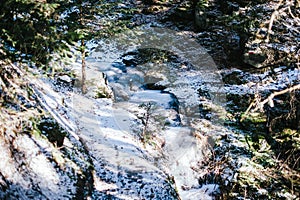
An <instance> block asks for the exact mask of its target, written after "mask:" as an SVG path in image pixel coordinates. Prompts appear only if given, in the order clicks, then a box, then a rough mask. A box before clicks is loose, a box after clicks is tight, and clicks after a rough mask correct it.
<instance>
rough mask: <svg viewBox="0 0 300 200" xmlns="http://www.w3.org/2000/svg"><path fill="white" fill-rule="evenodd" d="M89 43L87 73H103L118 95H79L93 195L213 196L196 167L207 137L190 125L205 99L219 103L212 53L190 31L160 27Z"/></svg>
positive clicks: (219, 84)
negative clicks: (90, 160)
mask: <svg viewBox="0 0 300 200" xmlns="http://www.w3.org/2000/svg"><path fill="white" fill-rule="evenodd" d="M89 45H90V47H91V48H92V49H93V51H92V53H91V54H90V56H89V58H88V59H87V66H88V74H87V78H88V79H89V78H91V77H93V78H97V76H98V75H99V76H100V75H101V73H102V72H103V73H104V74H105V75H106V78H107V81H108V85H109V86H110V87H111V88H112V90H113V93H114V99H113V101H112V100H109V99H98V100H91V99H88V98H84V97H82V96H76V97H75V98H74V105H75V106H74V108H75V110H74V116H75V119H77V121H78V123H79V124H78V126H79V127H82V128H81V130H80V133H81V135H80V137H81V138H83V139H84V141H85V142H86V145H87V146H88V147H89V151H90V153H91V155H92V157H93V162H94V165H95V174H94V176H95V177H94V180H96V182H95V185H96V188H98V191H97V192H95V193H94V195H95V198H96V197H101V195H104V196H105V195H108V194H111V195H114V196H115V197H118V198H122V199H142V198H146V199H153V198H155V199H177V198H179V197H180V198H181V199H210V198H211V197H210V196H209V194H210V193H212V192H213V191H214V190H217V187H216V186H215V185H207V186H204V187H200V186H199V184H198V174H197V173H196V172H195V171H193V170H192V168H193V166H195V165H197V163H198V162H200V161H201V160H203V156H205V154H206V153H207V152H206V151H207V149H206V148H205V147H207V141H206V140H201V139H199V138H196V137H195V133H194V132H195V130H194V128H191V124H192V123H193V122H194V121H196V120H197V119H198V118H200V116H201V112H200V111H201V109H200V104H201V103H202V104H203V102H205V101H206V102H208V103H211V104H221V103H222V98H223V97H222V95H220V93H219V92H218V91H219V90H220V89H221V87H222V81H221V77H220V75H219V74H218V71H217V68H216V67H215V65H214V63H213V61H212V59H211V58H210V57H209V55H208V54H206V52H205V51H204V49H202V48H201V46H199V45H198V44H197V43H196V42H194V41H193V40H191V39H190V38H189V37H188V36H186V35H185V34H182V33H177V32H175V31H171V30H167V29H163V28H150V27H144V28H141V29H138V30H133V31H130V32H128V33H125V34H123V35H120V36H118V37H115V38H110V39H108V40H101V41H94V42H93V43H91V44H89ZM200 89H201V91H207V92H206V93H207V95H206V96H205V97H204V96H203V97H201V96H199V90H200ZM209 115H212V114H211V113H209ZM132 174H134V175H132ZM108 181H109V182H110V184H107V182H108ZM145 185H147V187H146V188H145ZM103 187H104V188H105V187H106V188H107V189H106V190H105V191H103ZM176 191H177V192H176ZM176 193H177V194H176ZM177 195H179V196H177ZM102 197H103V196H102Z"/></svg>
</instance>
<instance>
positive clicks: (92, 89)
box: [86, 72, 114, 99]
mask: <svg viewBox="0 0 300 200" xmlns="http://www.w3.org/2000/svg"><path fill="white" fill-rule="evenodd" d="M96 74H97V78H96V77H93V78H90V79H88V80H87V83H86V85H87V94H86V96H87V97H91V98H96V99H97V98H113V97H114V95H113V91H112V89H111V88H110V87H109V85H108V83H107V79H106V75H105V74H104V73H102V72H97V73H96ZM90 76H92V75H91V74H90Z"/></svg>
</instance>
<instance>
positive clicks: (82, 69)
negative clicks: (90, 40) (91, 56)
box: [81, 39, 87, 94]
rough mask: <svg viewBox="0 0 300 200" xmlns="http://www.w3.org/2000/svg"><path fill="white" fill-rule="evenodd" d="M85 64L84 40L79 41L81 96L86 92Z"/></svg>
mask: <svg viewBox="0 0 300 200" xmlns="http://www.w3.org/2000/svg"><path fill="white" fill-rule="evenodd" d="M85 68H86V64H85V44H84V40H83V39H82V40H81V75H82V80H81V81H82V82H81V91H82V93H83V94H85V93H86V92H87V91H86V90H87V89H86V85H85V80H86V71H85Z"/></svg>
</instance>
